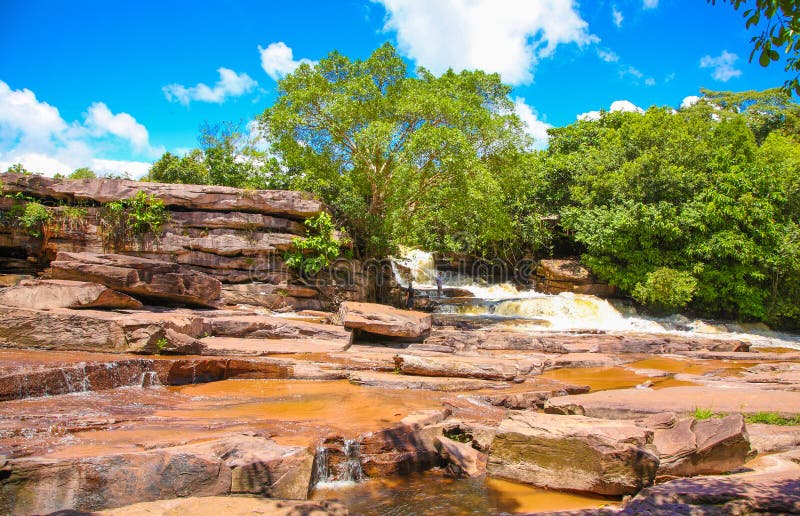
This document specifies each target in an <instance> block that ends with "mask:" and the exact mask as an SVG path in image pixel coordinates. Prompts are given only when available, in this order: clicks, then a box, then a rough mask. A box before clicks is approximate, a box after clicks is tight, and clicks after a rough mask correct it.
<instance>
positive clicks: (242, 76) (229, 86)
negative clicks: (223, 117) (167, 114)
mask: <svg viewBox="0 0 800 516" xmlns="http://www.w3.org/2000/svg"><path fill="white" fill-rule="evenodd" d="M217 73H219V80H218V81H217V82H216V84H214V86H208V85H207V84H204V83H202V82H201V83H198V84H196V85H195V86H184V85H182V84H168V85H166V86H164V87H163V88H161V91H163V92H164V96H165V97H167V100H168V101H170V102H180V103H181V104H183V105H184V106H188V105H189V103H190V102H193V101H194V102H210V103H213V104H221V103H223V102H224V101H225V100H227V99H228V98H229V97H240V96H242V95H244V94H246V93H249V92H251V91H253V89H254V88H255V87H256V86H258V83H257V82H256V81H254V80H253V79H252V78H251V77H250V76H249V75H247V74H246V73H236V72H234V71H233V70H231V69H230V68H225V67H220V68H217Z"/></svg>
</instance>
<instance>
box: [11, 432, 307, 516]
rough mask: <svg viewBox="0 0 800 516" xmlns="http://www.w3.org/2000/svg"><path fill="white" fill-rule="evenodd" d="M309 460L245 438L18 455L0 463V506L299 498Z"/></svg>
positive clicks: (23, 509)
mask: <svg viewBox="0 0 800 516" xmlns="http://www.w3.org/2000/svg"><path fill="white" fill-rule="evenodd" d="M312 461H313V457H312V456H311V454H310V453H309V452H308V450H307V449H305V448H300V447H286V446H280V445H277V444H275V443H274V442H272V441H270V440H268V439H264V438H258V437H248V436H236V437H229V438H224V439H220V440H217V441H211V442H206V443H200V444H190V445H185V446H176V447H171V448H160V449H154V450H148V451H142V452H138V453H137V452H134V453H121V454H112V455H100V456H92V457H83V458H78V459H47V458H20V459H14V460H11V461H9V462H8V464H7V465H6V466H5V467H4V471H3V473H4V475H3V476H4V481H3V482H2V483H1V484H0V495H1V496H0V511H2V512H3V513H5V514H20V513H49V512H54V511H62V510H82V511H93V510H98V509H106V508H112V507H120V506H125V505H129V504H133V503H138V502H143V501H152V500H158V499H164V498H177V497H184V496H189V495H192V496H212V495H226V494H231V493H236V492H248V493H258V494H262V495H266V496H271V495H277V496H281V497H284V498H301V499H305V498H306V497H307V494H308V489H309V483H310V480H311V464H312Z"/></svg>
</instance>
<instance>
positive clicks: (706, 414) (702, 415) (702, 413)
mask: <svg viewBox="0 0 800 516" xmlns="http://www.w3.org/2000/svg"><path fill="white" fill-rule="evenodd" d="M693 416H694V418H695V419H696V420H698V421H702V420H704V419H711V418H712V417H721V414H715V413H714V411H713V410H711V409H701V408H700V407H696V408H695V409H694V414H693Z"/></svg>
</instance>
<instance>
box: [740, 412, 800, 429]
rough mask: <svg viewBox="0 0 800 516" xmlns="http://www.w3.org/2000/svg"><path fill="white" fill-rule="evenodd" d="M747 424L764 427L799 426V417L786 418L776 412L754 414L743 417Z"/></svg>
mask: <svg viewBox="0 0 800 516" xmlns="http://www.w3.org/2000/svg"><path fill="white" fill-rule="evenodd" d="M744 420H745V421H746V422H747V423H762V424H765V425H780V426H793V425H800V416H793V417H786V416H782V415H780V414H778V413H777V412H756V413H755V414H747V415H745V416H744Z"/></svg>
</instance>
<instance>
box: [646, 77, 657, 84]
mask: <svg viewBox="0 0 800 516" xmlns="http://www.w3.org/2000/svg"><path fill="white" fill-rule="evenodd" d="M644 85H645V86H655V85H656V80H655V79H653V78H652V77H648V78H647V79H645V80H644Z"/></svg>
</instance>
